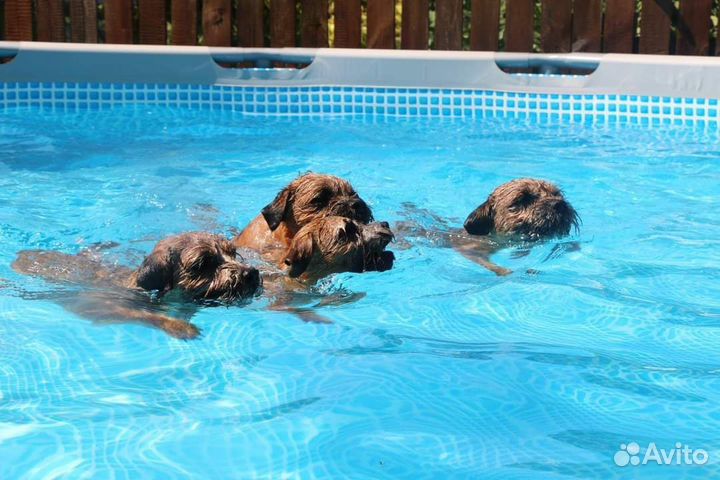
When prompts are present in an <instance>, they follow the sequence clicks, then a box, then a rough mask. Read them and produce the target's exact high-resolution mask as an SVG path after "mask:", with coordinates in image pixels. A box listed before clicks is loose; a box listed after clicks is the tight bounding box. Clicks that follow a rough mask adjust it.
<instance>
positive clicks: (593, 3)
mask: <svg viewBox="0 0 720 480" xmlns="http://www.w3.org/2000/svg"><path fill="white" fill-rule="evenodd" d="M572 26H573V43H572V51H573V52H599V51H600V50H601V48H602V44H601V36H602V0H583V1H581V2H575V12H574V13H573V22H572Z"/></svg>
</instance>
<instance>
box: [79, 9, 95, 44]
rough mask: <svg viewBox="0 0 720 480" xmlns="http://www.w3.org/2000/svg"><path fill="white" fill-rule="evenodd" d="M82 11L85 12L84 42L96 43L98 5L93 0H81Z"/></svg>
mask: <svg viewBox="0 0 720 480" xmlns="http://www.w3.org/2000/svg"><path fill="white" fill-rule="evenodd" d="M82 4H83V11H84V12H85V15H84V18H83V21H84V25H83V27H84V30H85V42H87V43H97V41H98V7H97V3H96V2H95V0H82Z"/></svg>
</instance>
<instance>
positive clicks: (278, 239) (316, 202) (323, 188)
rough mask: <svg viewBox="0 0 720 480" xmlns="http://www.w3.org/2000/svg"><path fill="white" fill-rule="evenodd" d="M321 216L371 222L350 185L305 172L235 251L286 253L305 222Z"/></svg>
mask: <svg viewBox="0 0 720 480" xmlns="http://www.w3.org/2000/svg"><path fill="white" fill-rule="evenodd" d="M324 216H340V217H346V218H350V219H352V220H355V221H357V222H360V223H369V222H371V221H372V220H373V215H372V211H371V210H370V207H368V205H367V203H365V201H364V200H363V199H362V198H360V196H359V195H358V194H357V192H355V189H354V188H353V187H352V185H350V182H348V181H347V180H343V179H342V178H338V177H335V176H332V175H323V174H319V173H306V174H304V175H301V176H299V177H298V178H296V179H295V180H293V181H292V182H291V183H290V184H289V185H288V186H286V187H285V188H283V189H282V190H281V191H280V193H278V195H277V196H276V197H275V199H274V200H273V201H272V202H270V203H269V204H268V205H267V206H265V208H263V209H262V212H261V213H260V215H258V216H257V217H256V218H255V219H254V220H253V221H252V222H251V223H250V225H248V226H247V227H246V228H245V229H244V230H243V231H242V232H241V233H240V234H238V235H237V236H236V237H235V238H234V239H233V244H234V245H235V246H236V247H238V248H251V249H253V250H256V251H260V252H263V253H265V252H268V253H271V254H272V250H278V249H279V250H285V249H287V248H288V247H289V246H290V243H291V242H292V239H293V238H294V237H295V235H296V234H297V233H298V231H299V230H300V229H301V228H303V227H304V226H305V225H307V224H308V223H310V222H312V221H313V220H315V219H317V218H320V217H324Z"/></svg>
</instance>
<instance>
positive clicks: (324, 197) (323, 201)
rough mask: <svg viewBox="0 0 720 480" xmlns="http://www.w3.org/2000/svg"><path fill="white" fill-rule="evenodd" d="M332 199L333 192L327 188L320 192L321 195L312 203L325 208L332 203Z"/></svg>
mask: <svg viewBox="0 0 720 480" xmlns="http://www.w3.org/2000/svg"><path fill="white" fill-rule="evenodd" d="M331 197H332V192H331V191H330V190H329V189H327V188H323V189H322V190H320V193H318V194H317V195H316V196H315V198H313V200H312V203H313V204H315V205H317V206H319V207H324V206H325V205H327V204H328V203H329V202H330V198H331Z"/></svg>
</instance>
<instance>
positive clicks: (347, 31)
mask: <svg viewBox="0 0 720 480" xmlns="http://www.w3.org/2000/svg"><path fill="white" fill-rule="evenodd" d="M361 13H362V11H361V8H360V0H335V47H338V48H358V47H360V41H361V32H362V17H361Z"/></svg>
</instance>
